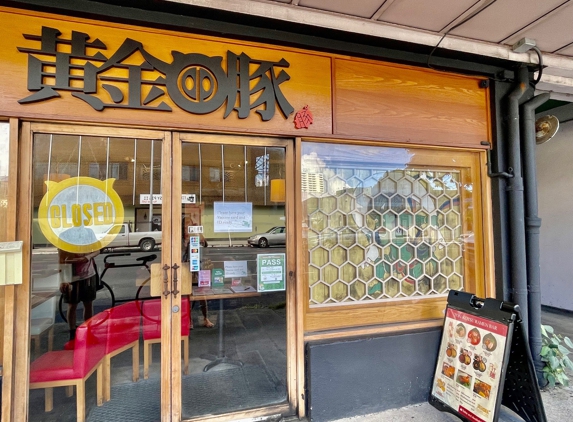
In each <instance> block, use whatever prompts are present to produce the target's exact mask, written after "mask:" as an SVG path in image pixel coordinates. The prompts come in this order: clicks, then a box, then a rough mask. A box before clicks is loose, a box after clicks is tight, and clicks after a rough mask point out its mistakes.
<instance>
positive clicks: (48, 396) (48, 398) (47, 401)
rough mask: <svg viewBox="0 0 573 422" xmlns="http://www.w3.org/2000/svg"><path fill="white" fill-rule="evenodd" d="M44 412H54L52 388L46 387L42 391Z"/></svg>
mask: <svg viewBox="0 0 573 422" xmlns="http://www.w3.org/2000/svg"><path fill="white" fill-rule="evenodd" d="M44 395H45V397H44V410H45V411H46V412H51V411H52V410H54V388H53V387H46V388H45V389H44Z"/></svg>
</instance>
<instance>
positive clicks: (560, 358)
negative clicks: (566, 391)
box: [541, 325, 573, 387]
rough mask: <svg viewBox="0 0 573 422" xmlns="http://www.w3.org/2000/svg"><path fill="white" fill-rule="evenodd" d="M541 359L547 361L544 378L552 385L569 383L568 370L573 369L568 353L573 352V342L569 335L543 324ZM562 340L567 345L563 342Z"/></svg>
mask: <svg viewBox="0 0 573 422" xmlns="http://www.w3.org/2000/svg"><path fill="white" fill-rule="evenodd" d="M541 340H542V341H541V343H542V346H541V361H543V362H544V363H545V367H544V368H543V378H545V380H546V381H547V382H548V383H549V385H550V386H551V387H555V385H556V384H561V385H563V386H565V387H567V386H568V385H569V377H567V375H566V372H567V370H573V362H572V361H571V359H569V357H568V356H567V355H569V354H570V353H573V350H569V349H573V342H572V341H571V340H570V339H569V337H563V336H562V335H560V334H556V333H555V330H553V327H551V326H549V325H541ZM562 342H564V343H565V345H566V346H567V347H566V346H565V345H563V344H561V343H562Z"/></svg>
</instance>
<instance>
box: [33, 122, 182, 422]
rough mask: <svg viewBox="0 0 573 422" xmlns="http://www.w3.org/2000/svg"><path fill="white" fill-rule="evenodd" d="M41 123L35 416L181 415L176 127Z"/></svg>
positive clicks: (37, 143) (36, 181)
mask: <svg viewBox="0 0 573 422" xmlns="http://www.w3.org/2000/svg"><path fill="white" fill-rule="evenodd" d="M32 127H33V135H32V144H33V145H32V146H33V154H32V181H31V184H32V203H33V209H32V210H30V215H31V217H32V218H31V220H32V221H31V224H32V227H31V233H32V243H33V249H32V258H31V274H32V275H31V280H30V283H31V302H30V306H31V309H30V336H31V350H30V383H29V387H30V394H29V412H28V414H29V420H30V421H48V420H49V421H52V420H58V421H75V420H78V421H84V420H87V421H102V420H137V421H157V420H171V416H172V415H171V412H172V407H171V406H172V404H171V399H170V391H171V384H170V383H171V378H170V376H169V374H170V373H171V368H172V365H173V363H172V361H171V337H170V333H171V322H172V318H171V312H172V310H173V308H172V304H171V290H172V279H173V278H174V274H175V271H174V270H173V269H172V267H173V264H172V263H173V260H172V256H171V250H172V249H171V243H172V242H171V237H170V236H171V226H170V222H171V213H172V211H171V203H170V199H171V185H172V183H171V174H170V172H171V166H170V161H171V154H172V151H171V147H172V144H171V134H170V133H167V132H161V131H134V130H122V129H115V128H91V127H65V126H56V125H33V126H32ZM164 293H165V294H164Z"/></svg>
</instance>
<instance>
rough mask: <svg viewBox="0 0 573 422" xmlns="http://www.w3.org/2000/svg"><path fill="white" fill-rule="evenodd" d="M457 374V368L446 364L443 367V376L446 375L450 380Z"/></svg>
mask: <svg viewBox="0 0 573 422" xmlns="http://www.w3.org/2000/svg"><path fill="white" fill-rule="evenodd" d="M455 373H456V367H455V366H452V365H449V364H447V363H446V362H444V364H443V365H442V374H444V375H445V376H446V377H448V378H449V379H451V380H453V379H454V375H455Z"/></svg>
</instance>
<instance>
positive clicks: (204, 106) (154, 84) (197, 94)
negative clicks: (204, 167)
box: [18, 26, 294, 121]
mask: <svg viewBox="0 0 573 422" xmlns="http://www.w3.org/2000/svg"><path fill="white" fill-rule="evenodd" d="M24 38H25V39H26V40H31V41H36V42H37V43H38V44H39V46H38V48H29V47H18V51H19V52H20V53H24V54H27V55H28V73H27V80H28V85H27V88H28V91H30V92H31V93H32V94H30V95H28V96H26V97H24V98H21V99H19V101H18V102H19V103H20V104H29V103H36V102H42V101H47V100H50V99H53V98H58V97H61V94H60V92H61V91H70V92H71V93H72V95H73V96H74V97H76V98H78V99H79V100H82V101H85V102H86V103H87V104H89V105H90V106H91V107H92V108H93V109H94V110H97V111H103V110H104V109H106V108H127V109H133V110H156V111H164V112H170V111H173V109H172V107H171V106H170V105H169V104H168V103H167V102H166V101H164V99H165V98H166V97H168V98H170V99H171V102H173V103H174V104H175V105H176V106H177V107H179V108H180V109H182V110H184V111H186V112H188V113H192V114H199V115H201V114H209V113H212V112H214V111H215V110H218V109H219V108H221V107H224V109H225V114H224V118H227V117H228V116H229V115H231V113H236V115H237V117H238V118H240V119H245V118H247V117H248V116H249V114H250V113H251V111H252V110H255V112H256V113H258V114H259V115H260V117H261V119H262V120H263V121H269V120H271V119H272V118H273V117H274V116H275V111H276V108H277V106H278V110H280V112H281V114H282V115H283V117H284V118H287V117H289V116H290V115H291V114H292V113H293V111H294V108H293V107H292V105H291V104H290V103H289V101H288V100H287V98H286V97H285V95H284V94H283V92H282V90H281V85H282V84H284V83H285V82H287V81H288V80H289V79H290V76H289V74H288V73H287V72H286V70H287V69H288V68H289V67H290V64H289V62H288V61H287V60H285V59H284V58H283V59H280V60H277V61H268V60H258V59H256V58H251V57H250V56H248V55H247V54H245V53H240V54H236V53H234V52H232V51H227V54H226V68H224V66H223V57H222V56H213V57H210V56H206V55H204V54H199V53H193V52H191V53H189V52H181V51H171V55H172V61H171V62H166V61H163V60H160V59H159V58H157V57H155V56H154V55H152V54H151V53H150V52H149V51H147V49H146V48H145V47H144V46H143V44H142V43H141V42H139V41H136V40H134V39H131V38H126V39H125V41H123V43H122V44H121V45H120V46H119V48H117V50H116V51H113V52H108V51H107V46H106V44H105V43H104V42H103V41H102V40H100V39H99V38H96V39H92V37H91V36H90V35H89V34H87V33H84V32H79V31H72V33H71V37H68V38H66V37H63V36H62V33H61V32H60V31H59V30H58V29H57V28H52V27H47V26H42V28H41V33H40V34H24ZM61 46H67V47H68V48H67V49H66V50H64V49H62V48H60V47H61ZM64 51H66V52H64ZM136 57H140V58H141V59H140V60H139V61H137V59H136ZM118 70H120V71H121V75H122V76H117V71H118Z"/></svg>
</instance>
